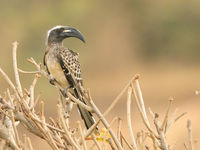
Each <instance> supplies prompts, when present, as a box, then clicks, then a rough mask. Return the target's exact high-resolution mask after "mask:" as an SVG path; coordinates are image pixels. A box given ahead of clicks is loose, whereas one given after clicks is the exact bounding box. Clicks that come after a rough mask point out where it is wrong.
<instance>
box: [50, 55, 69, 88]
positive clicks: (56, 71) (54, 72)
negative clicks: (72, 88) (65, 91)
mask: <svg viewBox="0 0 200 150" xmlns="http://www.w3.org/2000/svg"><path fill="white" fill-rule="evenodd" d="M46 65H47V68H48V70H49V72H50V74H51V76H52V77H53V78H54V79H55V80H56V81H57V82H58V84H60V86H62V87H63V88H67V87H68V86H69V83H68V81H67V79H66V77H65V74H64V72H63V70H62V68H61V66H60V63H59V61H58V58H57V57H56V56H55V55H54V54H47V55H46Z"/></svg>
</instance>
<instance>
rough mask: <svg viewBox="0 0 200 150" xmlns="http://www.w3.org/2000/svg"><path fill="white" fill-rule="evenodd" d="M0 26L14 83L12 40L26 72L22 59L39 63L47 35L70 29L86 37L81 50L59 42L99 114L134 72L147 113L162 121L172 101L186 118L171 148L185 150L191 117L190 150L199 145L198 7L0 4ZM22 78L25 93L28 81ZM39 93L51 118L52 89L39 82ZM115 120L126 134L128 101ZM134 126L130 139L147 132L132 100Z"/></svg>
mask: <svg viewBox="0 0 200 150" xmlns="http://www.w3.org/2000/svg"><path fill="white" fill-rule="evenodd" d="M0 20H1V21H0V33H1V35H0V45H1V46H0V51H1V55H0V67H2V68H3V69H4V71H6V72H7V73H8V74H9V75H11V78H12V79H13V76H12V75H13V70H12V55H11V54H12V45H11V43H12V42H13V41H15V40H17V41H18V42H19V43H20V44H19V47H18V64H19V67H20V68H21V69H23V70H30V71H31V70H35V68H34V67H33V66H32V65H31V64H30V63H28V62H27V61H26V59H27V58H30V57H33V58H34V59H35V60H36V61H37V62H43V55H44V52H45V47H46V46H45V41H46V32H47V31H48V30H49V29H50V28H52V27H53V26H55V25H68V26H73V27H75V28H77V29H79V30H80V31H81V32H82V33H83V35H84V36H85V39H86V44H83V43H82V42H81V41H79V40H77V39H74V38H71V39H67V40H65V42H64V44H65V46H66V47H69V48H70V49H73V50H76V51H77V52H78V53H79V54H80V62H81V64H82V66H81V67H82V73H83V78H84V82H85V87H88V88H90V90H91V93H92V97H93V99H94V100H95V102H96V104H97V106H99V108H100V110H101V111H102V112H103V111H104V110H105V109H106V108H107V107H108V106H109V105H110V104H111V102H112V101H113V100H114V98H115V97H116V96H117V95H118V94H119V92H120V91H121V90H122V89H123V87H124V86H125V85H126V84H127V83H128V81H129V80H130V79H131V77H132V76H133V75H135V74H136V73H139V74H140V75H141V78H140V83H141V88H142V91H143V96H144V100H145V103H146V107H147V108H148V107H151V108H152V110H153V111H154V112H157V113H160V114H162V115H163V114H164V112H165V109H166V106H167V104H168V97H170V96H172V97H174V99H175V100H174V104H173V109H172V110H174V109H175V108H177V107H178V108H179V109H178V114H180V113H183V112H188V113H187V115H186V116H184V117H183V118H182V119H181V120H180V121H178V122H177V123H176V124H175V126H174V127H172V129H171V131H170V132H169V134H168V139H167V140H168V141H169V143H170V144H171V145H174V149H183V143H184V142H185V141H187V129H186V122H187V119H190V120H191V121H192V128H193V137H194V139H195V141H197V142H196V143H195V147H196V149H197V148H199V147H200V144H199V141H198V140H199V138H200V127H199V123H200V121H199V120H200V118H199V113H200V109H199V107H200V96H199V95H196V94H195V91H198V90H199V89H200V84H199V83H200V78H199V75H200V70H199V65H200V59H199V56H200V42H199V40H200V1H198V0H190V1H188V0H176V1H173V0H168V1H159V0H154V1H148V0H142V1H141V0H123V1H122V0H110V1H108V0H101V1H94V0H57V1H55V0H45V1H39V0H35V1H27V0H20V1H17V0H1V1H0ZM20 75H21V78H22V79H21V80H22V83H23V85H24V87H27V88H28V86H29V85H30V83H31V82H32V77H33V76H31V75H24V74H20ZM0 85H1V87H0V92H1V94H3V92H4V91H5V90H6V88H7V87H8V85H7V84H6V82H5V81H4V80H3V79H2V76H1V80H0ZM36 93H37V94H38V93H41V100H44V102H45V104H46V105H45V110H46V112H45V114H46V116H53V117H56V115H57V111H56V108H55V104H56V102H57V98H58V93H57V91H56V89H55V88H54V87H53V86H51V85H50V84H49V82H48V81H47V79H45V78H41V79H40V80H39V83H38V84H37V91H36ZM77 114H78V113H77V111H76V108H74V112H73V120H72V125H73V124H75V123H76V121H77V120H80V117H79V116H78V115H77ZM162 115H161V117H162ZM74 116H75V117H74ZM115 116H120V117H121V118H122V120H123V132H125V133H126V132H127V131H126V129H127V121H126V95H125V96H124V97H123V98H122V99H121V100H120V102H119V103H118V104H117V106H116V107H115V109H114V110H112V112H111V113H110V114H109V115H108V116H107V119H108V120H110V121H111V120H112V118H114V117H115ZM132 123H133V129H134V133H135V134H136V133H137V132H138V131H140V130H141V129H142V128H144V127H143V125H142V122H141V119H140V117H139V113H138V111H137V108H136V106H135V102H134V101H133V103H132ZM22 129H23V128H22ZM26 134H28V133H26ZM28 135H29V136H31V137H32V142H33V145H34V147H35V149H38V150H39V149H48V148H49V146H48V145H47V144H46V143H45V142H44V141H41V140H40V139H39V138H37V137H35V136H32V135H31V134H28ZM126 137H127V138H129V136H128V134H127V136H126ZM38 142H40V143H41V144H38Z"/></svg>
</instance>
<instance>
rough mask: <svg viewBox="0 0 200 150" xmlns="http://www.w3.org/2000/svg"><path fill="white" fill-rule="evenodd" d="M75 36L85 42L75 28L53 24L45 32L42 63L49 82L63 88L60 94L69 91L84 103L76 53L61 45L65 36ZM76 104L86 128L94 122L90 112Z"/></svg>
mask: <svg viewBox="0 0 200 150" xmlns="http://www.w3.org/2000/svg"><path fill="white" fill-rule="evenodd" d="M69 37H75V38H78V39H80V40H81V41H83V42H85V39H84V37H83V35H82V34H81V33H80V31H78V30H77V29H75V28H72V27H68V26H55V27H53V28H52V29H50V30H49V31H48V33H47V49H46V52H45V56H44V65H45V66H46V68H47V72H48V73H49V75H50V76H51V78H52V79H50V83H52V84H54V82H57V83H58V84H59V85H60V86H61V87H62V88H63V89H65V90H64V91H63V90H62V92H61V93H62V94H63V96H66V95H65V94H64V93H65V92H66V91H69V92H70V93H71V94H73V95H74V96H75V97H76V98H78V99H79V100H81V101H82V102H83V103H85V104H86V102H85V100H84V98H83V95H81V88H82V87H83V80H82V78H81V68H80V63H79V61H78V53H76V52H74V51H72V50H70V49H68V48H65V47H63V40H64V39H65V38H69ZM77 106H78V109H79V112H80V114H81V117H82V119H83V120H84V123H85V125H86V127H87V129H88V128H90V127H91V126H92V125H93V124H94V122H95V121H94V118H93V116H92V114H91V113H90V112H89V111H87V110H85V109H84V108H83V107H81V106H79V105H77Z"/></svg>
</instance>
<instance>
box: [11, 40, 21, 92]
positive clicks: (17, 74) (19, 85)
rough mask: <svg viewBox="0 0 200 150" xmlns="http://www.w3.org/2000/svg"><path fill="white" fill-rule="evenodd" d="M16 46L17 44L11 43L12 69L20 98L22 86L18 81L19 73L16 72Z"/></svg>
mask: <svg viewBox="0 0 200 150" xmlns="http://www.w3.org/2000/svg"><path fill="white" fill-rule="evenodd" d="M17 45H18V42H16V41H15V42H13V69H14V74H15V81H16V85H17V89H18V90H19V93H20V96H22V86H21V82H20V79H19V72H18V68H17Z"/></svg>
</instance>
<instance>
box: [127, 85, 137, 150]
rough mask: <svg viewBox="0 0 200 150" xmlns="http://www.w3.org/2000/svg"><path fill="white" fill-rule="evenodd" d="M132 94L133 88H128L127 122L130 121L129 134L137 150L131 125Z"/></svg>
mask: <svg viewBox="0 0 200 150" xmlns="http://www.w3.org/2000/svg"><path fill="white" fill-rule="evenodd" d="M131 93H132V88H131V87H129V88H128V96H127V121H128V130H129V134H130V137H131V142H132V146H133V149H134V150H137V146H136V142H135V137H134V134H133V129H132V124H131Z"/></svg>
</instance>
